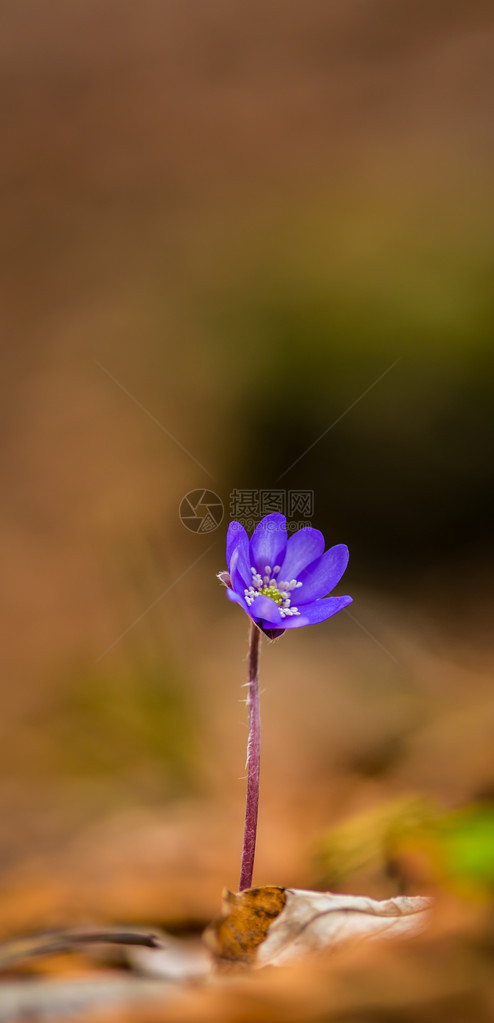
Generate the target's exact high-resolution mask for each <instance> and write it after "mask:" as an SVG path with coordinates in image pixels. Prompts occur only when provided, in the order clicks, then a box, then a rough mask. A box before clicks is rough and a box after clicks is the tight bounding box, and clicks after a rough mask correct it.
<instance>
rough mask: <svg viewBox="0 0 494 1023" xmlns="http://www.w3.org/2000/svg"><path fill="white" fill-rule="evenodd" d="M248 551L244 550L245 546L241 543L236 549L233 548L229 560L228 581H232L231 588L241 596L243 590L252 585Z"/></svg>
mask: <svg viewBox="0 0 494 1023" xmlns="http://www.w3.org/2000/svg"><path fill="white" fill-rule="evenodd" d="M248 550H249V549H248V548H247V550H246V549H245V544H243V543H241V544H239V546H238V547H235V550H234V551H233V554H232V556H231V558H230V579H231V581H232V586H233V589H234V590H237V593H242V594H243V592H244V590H245V588H246V587H247V588H248V587H249V586H250V585H251V583H252V573H251V571H250V565H249V555H248Z"/></svg>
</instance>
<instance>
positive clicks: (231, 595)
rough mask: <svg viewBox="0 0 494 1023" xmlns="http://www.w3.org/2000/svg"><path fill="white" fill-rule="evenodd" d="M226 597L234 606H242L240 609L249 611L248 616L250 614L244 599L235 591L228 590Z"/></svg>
mask: <svg viewBox="0 0 494 1023" xmlns="http://www.w3.org/2000/svg"><path fill="white" fill-rule="evenodd" d="M226 595H227V597H228V600H231V602H232V604H240V607H243V609H244V611H247V614H249V613H250V609H249V608H248V607H247V604H246V602H245V600H244V598H243V597H241V596H240V593H235V590H227V591H226Z"/></svg>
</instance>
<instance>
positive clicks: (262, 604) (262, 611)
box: [249, 597, 285, 629]
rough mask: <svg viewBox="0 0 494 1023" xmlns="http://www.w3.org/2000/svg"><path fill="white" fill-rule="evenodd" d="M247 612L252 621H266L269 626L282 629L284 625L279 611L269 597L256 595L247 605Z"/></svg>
mask: <svg viewBox="0 0 494 1023" xmlns="http://www.w3.org/2000/svg"><path fill="white" fill-rule="evenodd" d="M249 614H250V616H251V618H253V619H254V621H258V620H260V621H262V622H267V624H268V626H270V627H271V628H275V629H283V628H284V627H285V623H284V621H283V618H282V617H281V611H280V609H279V607H278V605H277V604H275V602H274V600H271V597H256V598H255V600H253V601H252V604H251V605H250V607H249Z"/></svg>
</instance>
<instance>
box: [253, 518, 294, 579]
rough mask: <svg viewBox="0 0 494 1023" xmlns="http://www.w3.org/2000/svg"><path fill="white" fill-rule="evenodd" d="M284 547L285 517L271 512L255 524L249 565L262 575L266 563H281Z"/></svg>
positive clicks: (273, 564)
mask: <svg viewBox="0 0 494 1023" xmlns="http://www.w3.org/2000/svg"><path fill="white" fill-rule="evenodd" d="M285 549H286V519H285V516H284V515H280V514H279V513H278V512H273V513H272V515H266V516H265V517H264V518H263V519H261V521H260V522H259V524H258V525H257V526H256V528H255V530H254V532H253V534H252V538H251V541H250V557H251V565H252V566H253V567H255V568H256V569H257V571H258V572H260V573H261V575H264V569H265V566H266V565H270V566H271V568H274V566H275V565H281V562H282V560H283V558H284V556H285Z"/></svg>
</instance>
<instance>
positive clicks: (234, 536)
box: [226, 522, 249, 571]
mask: <svg viewBox="0 0 494 1023" xmlns="http://www.w3.org/2000/svg"><path fill="white" fill-rule="evenodd" d="M236 547H242V548H243V549H245V551H246V554H247V560H248V558H249V537H248V536H247V533H246V532H245V529H244V527H243V525H242V523H241V522H230V525H229V526H228V532H227V534H226V563H227V565H228V571H230V561H231V559H232V554H233V552H234V550H235V548H236Z"/></svg>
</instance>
